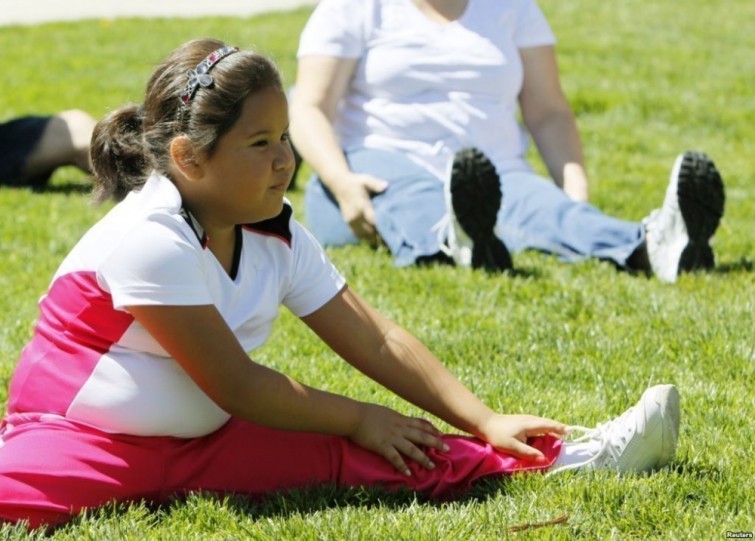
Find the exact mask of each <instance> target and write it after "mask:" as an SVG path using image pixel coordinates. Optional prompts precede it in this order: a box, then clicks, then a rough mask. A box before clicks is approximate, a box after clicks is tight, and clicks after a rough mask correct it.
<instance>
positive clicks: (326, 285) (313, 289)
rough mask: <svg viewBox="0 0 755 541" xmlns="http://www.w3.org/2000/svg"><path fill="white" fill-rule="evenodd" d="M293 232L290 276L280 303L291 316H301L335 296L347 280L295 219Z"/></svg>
mask: <svg viewBox="0 0 755 541" xmlns="http://www.w3.org/2000/svg"><path fill="white" fill-rule="evenodd" d="M292 230H293V236H292V249H293V250H294V261H293V275H292V277H291V287H290V288H289V290H288V291H287V292H286V294H285V295H284V297H283V304H284V305H285V306H286V307H287V308H288V309H289V310H291V312H292V313H293V314H294V315H296V316H298V317H304V316H307V315H309V314H311V313H312V312H314V311H315V310H317V309H318V308H321V307H322V306H323V305H325V303H327V302H328V301H329V300H330V299H332V298H333V297H335V296H336V294H337V293H338V292H339V291H340V290H341V289H342V288H343V287H344V286H345V285H346V280H345V279H344V278H343V276H341V274H340V273H339V272H338V270H337V269H336V268H335V266H334V265H333V264H332V263H331V262H330V259H329V258H328V256H327V255H326V254H325V252H324V251H323V249H322V248H321V247H320V244H319V243H318V242H317V240H316V239H315V238H314V236H312V234H311V233H310V232H309V231H307V230H306V229H305V228H304V227H303V226H302V225H301V224H299V223H298V222H296V221H295V220H292Z"/></svg>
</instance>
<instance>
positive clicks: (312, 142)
mask: <svg viewBox="0 0 755 541" xmlns="http://www.w3.org/2000/svg"><path fill="white" fill-rule="evenodd" d="M356 66H357V59H353V58H335V57H328V56H305V57H303V58H301V59H300V60H299V65H298V69H297V76H296V86H295V87H294V90H293V95H292V97H291V137H292V139H293V142H294V144H295V146H296V149H297V150H298V151H299V153H300V154H301V156H302V158H304V160H305V161H306V162H307V163H308V164H309V165H310V166H312V168H313V169H314V170H315V171H316V172H317V174H318V176H319V177H320V179H322V181H323V183H324V184H325V185H326V186H327V187H328V189H329V190H330V191H331V192H332V193H333V195H334V196H335V198H336V200H337V201H338V204H339V206H340V208H341V214H342V215H343V217H344V220H345V221H346V223H347V224H349V227H351V229H352V231H353V232H354V234H355V235H356V236H357V237H359V238H365V239H368V240H374V239H375V238H376V231H375V215H374V211H373V208H372V202H371V201H370V194H371V193H376V192H382V191H383V190H384V189H385V187H386V184H385V181H383V180H381V179H378V178H375V177H373V176H370V175H362V174H355V173H353V172H352V171H351V170H350V169H349V165H348V163H347V162H346V158H345V157H344V154H343V151H342V149H341V146H340V144H339V142H338V138H337V136H336V133H335V130H334V127H333V126H334V123H335V119H336V115H337V114H338V104H339V103H340V101H341V99H342V98H343V96H344V95H345V93H346V91H347V88H348V85H349V82H350V81H351V78H352V76H353V74H354V70H355V69H356Z"/></svg>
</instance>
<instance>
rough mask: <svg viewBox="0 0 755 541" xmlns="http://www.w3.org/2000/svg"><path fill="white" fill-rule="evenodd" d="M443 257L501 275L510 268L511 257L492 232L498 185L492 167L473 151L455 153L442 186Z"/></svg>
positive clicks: (487, 160) (498, 203)
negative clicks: (444, 213) (445, 215)
mask: <svg viewBox="0 0 755 541" xmlns="http://www.w3.org/2000/svg"><path fill="white" fill-rule="evenodd" d="M446 206H447V208H448V212H449V217H448V219H449V220H450V222H451V223H450V227H447V231H445V232H444V233H446V234H447V246H446V250H444V251H445V252H446V254H447V255H449V256H451V257H452V258H453V260H454V262H455V263H456V264H457V265H460V266H463V267H470V266H471V267H472V268H475V269H479V268H483V269H485V270H486V271H489V272H501V271H505V270H508V269H511V268H512V267H513V264H512V262H511V255H510V254H509V251H508V250H507V249H506V245H504V244H503V242H502V241H501V239H499V238H498V237H497V236H496V234H495V233H494V228H495V224H496V220H497V219H498V211H499V209H500V208H501V183H500V179H499V177H498V173H497V172H496V170H495V166H494V165H493V163H492V162H491V161H490V159H488V157H487V156H485V154H483V153H482V152H481V151H479V150H478V149H476V148H465V149H463V150H460V151H459V152H457V153H456V156H455V157H454V161H453V164H452V166H451V174H450V180H449V182H447V183H446Z"/></svg>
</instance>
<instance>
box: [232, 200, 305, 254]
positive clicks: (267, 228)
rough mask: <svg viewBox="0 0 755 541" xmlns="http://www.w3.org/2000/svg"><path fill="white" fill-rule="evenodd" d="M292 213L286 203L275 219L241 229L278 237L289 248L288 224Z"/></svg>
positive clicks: (289, 230)
mask: <svg viewBox="0 0 755 541" xmlns="http://www.w3.org/2000/svg"><path fill="white" fill-rule="evenodd" d="M293 213H294V211H293V210H292V209H291V206H290V205H288V204H287V203H286V204H284V205H283V210H282V211H281V213H280V214H278V216H276V217H275V218H270V219H268V220H263V221H261V222H256V223H253V224H244V225H243V226H242V227H243V228H244V229H248V230H249V231H254V232H255V233H261V234H263V235H270V236H273V237H278V238H279V239H280V240H282V241H283V242H285V243H286V244H287V245H288V247H289V248H290V247H291V237H292V234H291V228H290V223H291V216H292V215H293Z"/></svg>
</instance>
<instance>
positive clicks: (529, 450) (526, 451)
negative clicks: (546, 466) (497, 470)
mask: <svg viewBox="0 0 755 541" xmlns="http://www.w3.org/2000/svg"><path fill="white" fill-rule="evenodd" d="M504 450H505V451H506V452H507V453H509V454H511V455H514V456H515V457H517V458H530V459H537V458H545V455H543V453H541V452H540V451H538V450H537V449H535V448H534V447H530V446H529V445H527V444H526V443H522V442H521V441H519V440H517V439H515V438H511V440H510V441H509V442H507V444H506V448H505V449H504Z"/></svg>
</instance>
